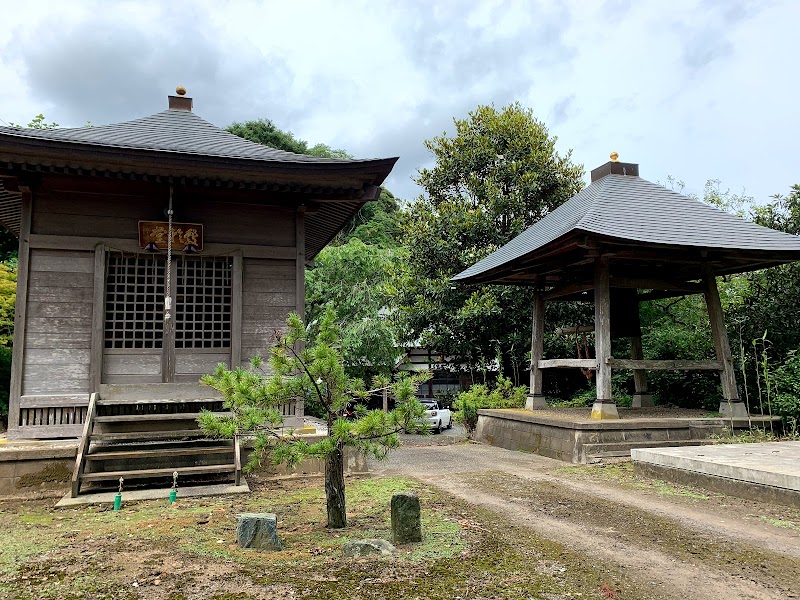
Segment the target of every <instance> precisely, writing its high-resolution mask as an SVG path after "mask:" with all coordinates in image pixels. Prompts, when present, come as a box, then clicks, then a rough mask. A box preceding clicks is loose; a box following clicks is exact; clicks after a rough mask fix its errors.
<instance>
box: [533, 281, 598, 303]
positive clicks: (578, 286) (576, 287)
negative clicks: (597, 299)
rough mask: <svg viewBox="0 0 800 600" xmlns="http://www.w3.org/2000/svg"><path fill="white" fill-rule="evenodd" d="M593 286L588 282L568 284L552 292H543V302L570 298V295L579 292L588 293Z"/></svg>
mask: <svg viewBox="0 0 800 600" xmlns="http://www.w3.org/2000/svg"><path fill="white" fill-rule="evenodd" d="M593 287H594V286H593V284H592V283H589V282H579V283H569V284H567V285H564V286H561V287H557V288H553V289H552V290H550V291H548V292H545V295H544V299H545V300H554V299H556V298H561V297H563V296H570V295H572V294H577V293H579V292H588V291H591V290H592V289H593Z"/></svg>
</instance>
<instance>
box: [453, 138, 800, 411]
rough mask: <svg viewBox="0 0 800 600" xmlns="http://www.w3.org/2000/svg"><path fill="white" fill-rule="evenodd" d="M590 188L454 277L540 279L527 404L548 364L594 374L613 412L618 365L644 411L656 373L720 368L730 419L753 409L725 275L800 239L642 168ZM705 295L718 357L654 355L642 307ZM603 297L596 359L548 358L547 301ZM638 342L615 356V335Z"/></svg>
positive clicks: (608, 173)
mask: <svg viewBox="0 0 800 600" xmlns="http://www.w3.org/2000/svg"><path fill="white" fill-rule="evenodd" d="M591 180H592V181H591V185H589V186H588V187H586V188H585V189H583V190H582V191H581V192H580V193H578V194H577V195H576V196H574V197H573V198H571V199H570V200H568V201H567V202H565V203H564V204H563V205H562V206H560V207H558V208H557V209H556V210H554V211H553V212H551V213H550V214H548V215H547V216H546V217H545V218H543V219H542V220H540V221H538V222H537V223H535V224H534V225H533V226H532V227H530V228H529V229H527V230H526V231H524V232H523V233H522V234H520V235H519V236H517V237H516V238H515V239H513V240H512V241H511V242H509V243H508V244H506V245H505V246H503V247H502V248H500V249H499V250H497V251H496V252H494V253H492V254H491V255H489V256H488V257H486V258H485V259H483V260H481V261H480V262H478V263H476V264H475V265H473V266H471V267H470V268H468V269H466V270H465V271H463V272H462V273H460V274H459V275H457V276H456V277H454V280H455V281H458V282H461V283H481V284H484V283H494V284H505V285H524V286H530V287H531V288H532V290H533V328H532V340H531V382H530V395H529V398H528V408H529V409H535V408H543V407H545V406H546V403H545V398H544V395H543V393H542V378H543V375H544V373H545V372H546V370H547V369H552V368H570V367H572V368H583V369H591V370H594V371H595V372H596V382H597V400H596V402H595V404H594V406H593V408H592V413H591V418H592V419H598V420H599V419H615V418H617V417H618V411H617V408H616V404H615V403H614V399H613V397H612V394H611V372H612V370H613V369H632V370H633V373H634V380H635V386H636V390H635V392H636V393H635V396H634V404H633V406H634V407H643V406H652V403H653V400H652V397H651V396H650V394H649V393H648V387H647V372H648V371H650V370H656V369H666V370H669V369H671V370H693V369H698V370H712V371H717V372H719V374H720V378H721V382H722V398H721V402H720V413H721V414H722V415H723V416H731V417H746V416H747V410H746V408H745V405H744V403H743V402H742V399H741V396H740V394H739V391H738V389H737V384H736V378H735V374H734V365H733V361H732V359H731V350H730V345H729V343H728V336H727V333H726V329H725V321H724V316H723V313H722V306H721V304H720V298H719V291H718V289H717V281H716V278H717V277H718V276H720V275H729V274H733V273H742V272H746V271H753V270H756V269H763V268H766V267H771V266H774V265H778V264H781V263H786V262H791V261H795V260H800V238H798V237H796V236H793V235H789V234H785V233H781V232H778V231H774V230H772V229H768V228H765V227H761V226H759V225H756V224H754V223H750V222H747V221H745V220H743V219H739V218H737V217H735V216H733V215H731V214H728V213H725V212H722V211H720V210H717V209H715V208H712V207H711V206H708V205H706V204H704V203H702V202H700V201H699V200H695V199H693V198H689V197H686V196H683V195H681V194H677V193H675V192H672V191H670V190H668V189H666V188H665V187H663V186H661V185H657V184H654V183H651V182H649V181H647V180H645V179H642V178H641V177H639V166H638V165H636V164H631V163H623V162H618V161H617V155H616V153H612V155H611V161H610V162H608V163H606V164H604V165H603V166H601V167H599V168H597V169H595V170H593V171H592V173H591ZM688 294H703V295H704V297H705V301H706V306H707V307H708V316H709V320H710V323H711V334H712V336H713V338H714V348H715V350H716V357H715V358H714V359H713V360H704V361H689V360H645V359H644V355H643V348H642V338H641V329H640V323H639V303H640V302H643V301H646V300H652V299H657V298H669V297H673V296H684V295H688ZM564 300H583V301H588V302H594V324H576V327H574V328H572V332H573V333H574V334H578V333H582V332H591V331H593V332H594V335H595V357H594V358H578V359H547V358H545V357H544V356H543V341H544V331H545V321H544V306H545V302H552V301H564ZM614 338H629V339H630V354H629V356H613V355H612V352H611V340H612V339H614Z"/></svg>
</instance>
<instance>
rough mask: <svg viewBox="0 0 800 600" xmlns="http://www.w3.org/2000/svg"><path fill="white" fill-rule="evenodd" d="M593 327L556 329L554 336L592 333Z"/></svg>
mask: <svg viewBox="0 0 800 600" xmlns="http://www.w3.org/2000/svg"><path fill="white" fill-rule="evenodd" d="M593 331H594V325H578V326H577V327H557V328H556V330H555V333H556V335H577V334H579V333H592V332H593Z"/></svg>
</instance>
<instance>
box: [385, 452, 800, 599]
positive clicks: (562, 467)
mask: <svg viewBox="0 0 800 600" xmlns="http://www.w3.org/2000/svg"><path fill="white" fill-rule="evenodd" d="M409 441H411V440H409ZM414 441H417V440H414ZM432 441H434V440H432ZM437 441H438V440H437ZM373 468H374V469H375V470H376V471H380V472H382V473H384V474H387V475H388V474H391V475H403V476H410V477H414V478H417V479H419V480H421V481H423V482H425V483H427V484H429V485H431V486H434V487H437V488H439V489H441V490H442V491H445V492H447V493H449V494H452V495H454V496H456V497H458V498H460V499H462V500H464V501H466V502H468V503H469V504H470V505H473V506H475V507H480V508H483V509H488V510H489V511H491V512H494V513H496V514H498V515H502V516H504V517H506V518H507V519H508V520H509V521H511V522H512V523H514V524H515V525H516V526H518V527H520V528H525V529H528V530H531V531H533V532H534V533H535V534H536V535H538V536H541V537H543V538H545V539H548V540H551V541H553V542H555V543H558V544H563V545H564V546H565V547H567V548H569V549H571V550H572V551H576V552H580V553H582V554H583V555H585V556H587V557H589V558H591V559H593V560H594V561H596V562H597V563H599V564H605V565H608V567H609V568H613V569H614V570H619V571H621V572H623V573H625V574H626V575H628V576H630V577H632V578H633V579H634V580H635V581H636V582H638V583H639V584H640V585H641V586H642V588H641V589H646V590H648V591H649V592H650V593H653V597H656V598H694V599H698V600H712V599H723V598H724V599H730V598H751V599H758V600H761V599H773V598H774V599H785V598H798V597H800V510H794V509H792V508H789V507H780V506H776V505H768V504H759V503H757V502H751V501H747V500H741V499H737V498H733V497H730V496H724V495H721V494H715V493H711V492H706V491H703V490H698V489H694V488H688V487H685V486H678V485H670V484H666V483H664V482H658V481H653V480H647V479H643V478H640V477H637V476H636V475H634V474H633V472H632V470H631V468H630V465H629V464H621V465H606V466H587V467H579V466H570V465H566V464H565V463H562V462H560V461H555V460H551V459H547V458H544V457H539V456H536V455H530V454H525V453H520V452H512V451H509V450H504V449H501V448H493V447H490V446H483V445H479V444H458V445H447V446H439V445H437V446H425V445H420V444H419V443H417V444H416V445H406V446H405V447H403V448H401V450H400V451H398V452H396V453H395V454H393V455H392V456H391V457H390V458H389V460H388V461H387V462H384V463H379V464H375V465H373ZM609 597H613V596H609Z"/></svg>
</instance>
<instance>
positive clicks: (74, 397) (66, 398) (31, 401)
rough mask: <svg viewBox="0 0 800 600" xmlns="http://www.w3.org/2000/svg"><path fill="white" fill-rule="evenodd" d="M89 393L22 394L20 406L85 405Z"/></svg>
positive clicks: (87, 401) (87, 402)
mask: <svg viewBox="0 0 800 600" xmlns="http://www.w3.org/2000/svg"><path fill="white" fill-rule="evenodd" d="M88 404H89V394H51V395H41V396H34V395H31V396H22V397H21V398H20V399H19V407H20V408H51V407H54V406H86V405H88Z"/></svg>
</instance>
